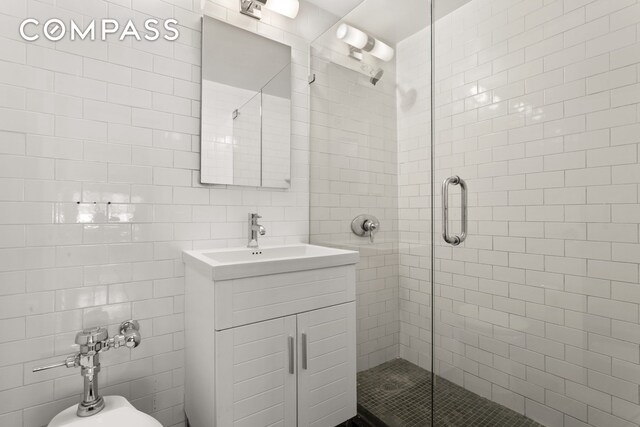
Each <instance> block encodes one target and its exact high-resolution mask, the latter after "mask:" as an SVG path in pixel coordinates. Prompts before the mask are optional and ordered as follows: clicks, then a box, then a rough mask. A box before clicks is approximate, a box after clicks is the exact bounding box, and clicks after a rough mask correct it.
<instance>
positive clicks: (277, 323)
mask: <svg viewBox="0 0 640 427" xmlns="http://www.w3.org/2000/svg"><path fill="white" fill-rule="evenodd" d="M215 334H216V358H215V363H216V378H215V383H216V392H215V396H216V420H217V426H218V427H230V426H234V427H266V426H274V427H275V426H279V427H289V426H291V427H295V426H296V371H297V368H296V366H295V362H296V360H295V351H296V348H295V337H296V317H295V316H289V317H283V318H279V319H275V320H268V321H265V322H260V323H255V324H252V325H247V326H241V327H238V328H233V329H227V330H224V331H220V332H216V333H215ZM212 404H213V402H212Z"/></svg>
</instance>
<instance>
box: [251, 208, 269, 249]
mask: <svg viewBox="0 0 640 427" xmlns="http://www.w3.org/2000/svg"><path fill="white" fill-rule="evenodd" d="M260 218H262V217H261V216H260V215H258V214H257V213H250V214H249V243H248V244H247V247H248V248H252V249H255V248H257V247H258V235H260V236H264V235H265V234H267V230H266V229H265V228H264V227H263V226H261V225H260V224H258V220H259V219H260Z"/></svg>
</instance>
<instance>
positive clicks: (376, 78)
mask: <svg viewBox="0 0 640 427" xmlns="http://www.w3.org/2000/svg"><path fill="white" fill-rule="evenodd" d="M383 75H384V70H383V69H382V68H380V69H378V71H376V74H375V75H374V76H373V77H371V84H372V85H374V86H375V85H377V84H378V82H379V81H380V79H381V78H382V76H383Z"/></svg>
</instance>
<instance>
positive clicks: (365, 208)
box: [310, 31, 399, 371]
mask: <svg viewBox="0 0 640 427" xmlns="http://www.w3.org/2000/svg"><path fill="white" fill-rule="evenodd" d="M326 37H327V38H326V39H325V40H322V41H321V42H324V43H325V47H326V46H327V45H328V46H331V44H332V43H333V44H335V43H342V42H338V41H337V39H336V38H335V31H330V32H329V33H328V34H327V35H326ZM318 45H319V43H318ZM318 45H316V44H314V46H312V48H311V54H312V55H311V72H312V73H314V74H315V77H316V80H315V82H314V83H313V84H312V85H311V105H310V108H311V129H310V132H311V135H310V136H311V137H310V141H311V150H310V152H311V171H310V181H311V182H310V189H311V195H310V232H311V235H310V240H311V242H312V243H318V244H324V245H329V246H337V247H341V248H346V249H351V250H358V251H360V262H359V264H358V266H357V278H356V279H357V287H356V293H357V297H356V313H357V334H356V335H357V339H358V365H357V366H358V370H360V371H361V370H364V369H368V368H371V367H374V366H376V365H379V364H380V363H383V362H386V361H388V360H391V359H393V358H396V357H398V355H399V353H398V350H399V347H398V336H399V335H398V334H399V322H398V250H397V241H398V238H397V237H398V234H397V212H398V207H397V206H398V205H397V204H398V183H397V167H398V164H397V137H396V111H395V66H394V63H393V62H391V63H385V64H384V66H383V67H384V72H385V73H384V76H383V79H382V80H381V81H380V82H379V83H378V84H377V85H376V86H374V85H372V84H371V82H370V77H369V76H367V75H364V74H362V73H359V72H357V71H354V70H352V69H348V68H346V67H344V66H342V65H337V64H336V63H334V62H332V61H331V60H329V59H327V56H330V55H327V54H326V50H325V49H322V48H319V47H318ZM340 55H341V56H342V57H343V58H346V56H345V55H344V54H340ZM361 214H369V215H374V216H375V217H376V218H378V220H379V221H380V231H379V232H377V233H375V240H374V242H373V243H371V242H370V241H369V238H368V237H359V236H356V235H355V234H354V233H352V231H351V221H352V220H353V219H354V218H355V217H357V216H358V215H361Z"/></svg>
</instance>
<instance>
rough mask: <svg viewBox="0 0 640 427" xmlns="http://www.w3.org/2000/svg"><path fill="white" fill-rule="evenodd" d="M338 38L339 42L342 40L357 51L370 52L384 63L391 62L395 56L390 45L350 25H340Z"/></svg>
mask: <svg viewBox="0 0 640 427" xmlns="http://www.w3.org/2000/svg"><path fill="white" fill-rule="evenodd" d="M336 37H338V40H342V41H343V42H345V43H347V44H348V45H351V46H353V47H355V48H356V49H362V50H364V51H365V52H369V53H370V54H371V55H373V56H375V57H376V58H379V59H381V60H383V61H387V62H388V61H391V60H392V59H393V56H394V54H395V51H394V50H393V48H392V47H391V46H389V45H388V44H386V43H383V42H381V41H380V40H378V39H376V38H374V37H371V36H370V35H368V34H367V33H365V32H364V31H362V30H359V29H357V28H355V27H352V26H351V25H348V24H340V25H339V26H338V29H337V31H336Z"/></svg>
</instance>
